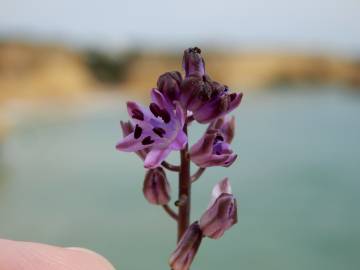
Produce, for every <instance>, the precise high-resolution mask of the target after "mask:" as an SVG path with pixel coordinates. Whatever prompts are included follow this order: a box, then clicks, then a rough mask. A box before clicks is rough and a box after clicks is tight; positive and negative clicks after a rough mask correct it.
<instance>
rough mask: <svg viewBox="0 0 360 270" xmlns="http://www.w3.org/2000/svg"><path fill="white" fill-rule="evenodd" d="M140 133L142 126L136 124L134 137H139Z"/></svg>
mask: <svg viewBox="0 0 360 270" xmlns="http://www.w3.org/2000/svg"><path fill="white" fill-rule="evenodd" d="M141 133H142V128H141V127H139V126H138V125H136V127H135V131H134V138H135V139H139V138H140V136H141Z"/></svg>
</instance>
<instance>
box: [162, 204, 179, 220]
mask: <svg viewBox="0 0 360 270" xmlns="http://www.w3.org/2000/svg"><path fill="white" fill-rule="evenodd" d="M162 207H163V208H164V210H165V212H166V213H167V214H168V215H169V216H170V217H172V218H173V219H175V220H178V215H177V214H176V213H175V212H174V211H173V210H172V209H171V208H170V206H169V205H167V204H164V205H163V206H162Z"/></svg>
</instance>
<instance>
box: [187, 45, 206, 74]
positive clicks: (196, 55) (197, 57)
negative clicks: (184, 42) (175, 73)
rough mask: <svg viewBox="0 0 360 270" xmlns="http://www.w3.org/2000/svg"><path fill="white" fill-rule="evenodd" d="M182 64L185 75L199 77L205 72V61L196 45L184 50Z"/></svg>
mask: <svg viewBox="0 0 360 270" xmlns="http://www.w3.org/2000/svg"><path fill="white" fill-rule="evenodd" d="M182 64H183V68H184V70H185V75H186V77H189V76H196V77H201V76H203V75H204V74H205V62H204V59H203V58H202V56H201V50H200V49H199V48H198V47H194V48H189V49H187V50H185V51H184V56H183V63H182Z"/></svg>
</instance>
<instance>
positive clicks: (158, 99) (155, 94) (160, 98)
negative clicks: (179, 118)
mask: <svg viewBox="0 0 360 270" xmlns="http://www.w3.org/2000/svg"><path fill="white" fill-rule="evenodd" d="M151 100H152V102H154V103H156V104H157V105H159V106H160V107H161V108H162V109H168V108H172V105H171V104H169V102H168V101H167V100H166V98H165V97H164V95H163V94H162V93H161V92H160V91H159V90H158V89H156V88H153V89H152V90H151Z"/></svg>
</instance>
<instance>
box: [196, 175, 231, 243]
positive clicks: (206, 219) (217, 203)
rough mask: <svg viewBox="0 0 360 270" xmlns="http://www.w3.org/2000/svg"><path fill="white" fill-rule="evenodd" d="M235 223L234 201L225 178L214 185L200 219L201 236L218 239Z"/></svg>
mask: <svg viewBox="0 0 360 270" xmlns="http://www.w3.org/2000/svg"><path fill="white" fill-rule="evenodd" d="M236 223H237V206H236V199H235V197H234V196H233V195H232V193H231V186H230V183H229V181H228V179H227V178H225V179H224V180H222V181H221V182H219V183H218V184H217V185H215V187H214V189H213V191H212V196H211V201H210V205H209V207H208V209H207V210H206V211H205V213H204V214H203V215H202V217H201V218H200V228H201V230H202V233H203V235H205V236H207V237H209V238H213V239H218V238H220V237H221V236H222V235H223V234H224V232H225V231H226V230H228V229H229V228H230V227H231V226H233V225H234V224H236Z"/></svg>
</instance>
